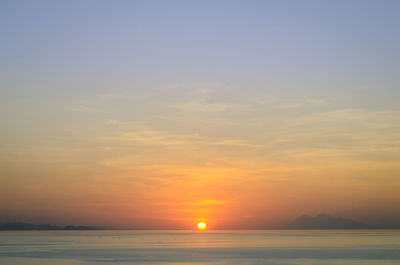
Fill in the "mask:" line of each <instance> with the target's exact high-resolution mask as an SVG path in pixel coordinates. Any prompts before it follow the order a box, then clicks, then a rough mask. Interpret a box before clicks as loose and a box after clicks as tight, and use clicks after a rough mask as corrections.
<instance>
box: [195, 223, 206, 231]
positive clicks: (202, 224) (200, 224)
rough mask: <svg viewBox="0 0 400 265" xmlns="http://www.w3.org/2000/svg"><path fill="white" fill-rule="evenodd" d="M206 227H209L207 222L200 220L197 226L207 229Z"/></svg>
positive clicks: (200, 228)
mask: <svg viewBox="0 0 400 265" xmlns="http://www.w3.org/2000/svg"><path fill="white" fill-rule="evenodd" d="M206 227H207V224H206V223H204V222H199V223H198V224H197V228H198V229H199V230H204V229H206Z"/></svg>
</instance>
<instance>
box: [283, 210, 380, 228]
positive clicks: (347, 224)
mask: <svg viewBox="0 0 400 265" xmlns="http://www.w3.org/2000/svg"><path fill="white" fill-rule="evenodd" d="M374 228H377V227H374V226H372V225H368V224H364V223H361V222H358V221H354V220H351V219H345V218H340V217H333V216H330V215H327V214H319V215H317V216H310V215H302V216H300V217H299V218H297V219H295V220H294V221H293V222H291V223H289V224H287V225H285V226H283V227H282V229H299V230H301V229H374Z"/></svg>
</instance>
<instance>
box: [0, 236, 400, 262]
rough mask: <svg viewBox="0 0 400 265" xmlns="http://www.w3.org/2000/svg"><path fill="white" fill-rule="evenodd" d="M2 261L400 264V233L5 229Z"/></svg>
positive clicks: (0, 251)
mask: <svg viewBox="0 0 400 265" xmlns="http://www.w3.org/2000/svg"><path fill="white" fill-rule="evenodd" d="M0 264H2V265H11V264H13V265H22V264H24V265H39V264H40V265H50V264H51V265H78V264H79V265H93V264H97V265H99V264H104V265H107V264H117V265H127V264H163V265H172V264H180V265H183V264H192V265H194V264H197V265H203V264H204V265H212V264H219V265H225V264H246V265H247V264H249V265H253V264H266V265H356V264H370V265H372V264H374V265H375V264H380V265H394V264H396V265H398V264H400V231H387V230H386V231H385V230H379V231H372V230H369V231H219V232H192V231H49V232H47V231H35V232H33V231H18V232H0Z"/></svg>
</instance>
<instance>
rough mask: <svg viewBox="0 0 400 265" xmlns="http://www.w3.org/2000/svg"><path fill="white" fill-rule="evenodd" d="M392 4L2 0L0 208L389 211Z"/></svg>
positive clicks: (389, 215)
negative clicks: (178, 194)
mask: <svg viewBox="0 0 400 265" xmlns="http://www.w3.org/2000/svg"><path fill="white" fill-rule="evenodd" d="M399 11H400V3H399V2H398V1H2V2H1V3H0V58H1V60H0V111H1V112H0V122H1V124H2V130H1V131H0V137H1V138H0V140H1V146H2V147H3V148H2V151H0V158H1V159H2V160H3V161H4V163H2V166H1V167H0V171H1V173H2V174H1V175H2V177H1V178H2V182H3V183H5V185H2V187H1V188H0V190H2V193H1V196H0V198H1V199H2V201H12V202H13V203H12V204H7V205H5V204H0V213H3V215H4V216H8V217H9V218H11V219H13V218H14V219H16V220H17V219H19V220H20V219H24V220H27V219H28V220H36V221H46V220H49V221H54V222H58V223H62V222H66V221H67V220H69V221H71V222H76V223H85V222H86V223H88V224H92V223H94V222H100V224H105V225H107V224H109V223H112V224H132V223H135V222H136V224H145V223H148V222H150V221H148V220H152V221H151V222H152V223H154V224H158V225H160V224H161V223H162V222H164V223H165V224H168V227H173V226H174V225H176V224H177V226H178V227H187V226H188V222H189V221H188V220H200V219H201V220H202V218H203V219H204V218H205V219H207V220H214V223H215V224H216V226H220V227H222V226H224V225H225V226H230V227H235V226H242V227H243V226H244V225H245V224H246V225H260V224H261V223H265V224H267V225H270V226H273V225H277V224H278V223H282V222H284V221H285V220H289V219H291V218H294V217H296V215H301V214H304V213H309V214H318V213H320V212H327V213H332V214H336V215H343V216H346V217H352V218H356V219H363V220H367V221H368V220H372V222H376V223H381V224H383V223H385V224H393V223H396V222H398V220H400V219H399V218H400V216H399V215H398V212H400V211H399V209H398V206H396V205H399V203H398V202H399V201H398V200H399V198H398V196H397V195H396V194H397V190H398V188H400V187H399V185H400V183H399V181H398V177H397V176H398V173H399V170H400V167H399V159H400V140H399V137H398V135H399V133H400V128H399V124H400V121H399V117H400V110H399V104H398V99H399V96H400V95H399V78H398V72H399V69H400V65H399V64H400V51H399V47H400V34H399V33H400V32H399V29H400V19H399V16H398V14H399ZM227 183H230V184H229V185H227ZM60 187H62V189H61V188H60ZM99 187H100V188H99ZM60 189H61V190H63V192H57V191H59V190H60ZM99 190H100V191H99ZM178 190H185V191H186V193H185V194H183V195H182V196H181V197H180V198H177V197H176V193H177V191H178ZM322 190H323V191H324V192H320V191H322ZM337 190H341V192H342V193H343V194H344V195H343V196H341V197H340V198H337V196H338V195H337V193H336V191H337ZM265 193H268V194H269V195H268V196H267V197H264V194H265ZM71 195H72V198H71ZM349 200H351V201H354V203H355V205H357V208H358V211H354V209H353V208H352V207H351V206H349V205H348V203H347V202H348V201H349ZM160 201H162V202H163V203H160ZM272 201H273V203H271V202H272ZM129 202H131V203H129ZM255 202H257V203H255ZM58 205H63V206H64V207H65V209H69V210H68V211H70V212H68V211H66V212H59V211H61V210H59V209H58V208H59V207H58ZM93 205H95V206H93ZM265 205H268V206H265ZM371 205H372V206H371ZM93 207H94V208H93ZM110 207H111V208H113V209H116V210H115V211H116V213H115V216H116V218H114V219H113V218H111V217H110V216H107V213H108V212H109V211H110V209H111V208H110ZM88 209H91V211H94V212H93V213H91V214H87V215H85V214H84V213H86V212H87V211H88ZM146 209H154V211H148V210H146ZM129 212H135V213H137V214H136V215H130V214H128V213H129ZM155 212H162V213H164V215H163V218H164V219H163V221H159V220H158V219H157V217H156V216H155V215H154V213H155ZM218 213H225V214H226V215H227V216H230V215H231V216H239V217H240V218H236V219H237V222H236V223H235V222H233V223H232V222H231V223H230V222H229V221H227V220H224V219H223V218H222V217H221V216H219V215H218ZM202 215H203V216H202ZM173 216H175V217H173ZM46 218H47V219H46ZM68 218H70V219H68ZM80 218H81V219H80ZM138 218H139V219H138ZM236 219H235V220H236ZM99 220H100V221H99ZM143 220H146V221H143ZM151 222H150V223H151Z"/></svg>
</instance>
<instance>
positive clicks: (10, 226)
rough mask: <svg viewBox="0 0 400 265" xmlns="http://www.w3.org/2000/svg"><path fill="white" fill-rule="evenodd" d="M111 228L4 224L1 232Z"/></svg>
mask: <svg viewBox="0 0 400 265" xmlns="http://www.w3.org/2000/svg"><path fill="white" fill-rule="evenodd" d="M105 229H109V228H104V227H94V226H81V225H79V226H76V225H67V226H56V225H50V224H29V223H3V224H0V231H6V230H8V231H13V230H14V231H17V230H63V231H65V230H105Z"/></svg>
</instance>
